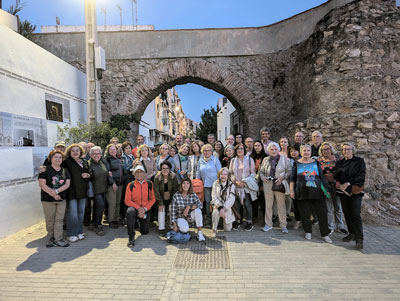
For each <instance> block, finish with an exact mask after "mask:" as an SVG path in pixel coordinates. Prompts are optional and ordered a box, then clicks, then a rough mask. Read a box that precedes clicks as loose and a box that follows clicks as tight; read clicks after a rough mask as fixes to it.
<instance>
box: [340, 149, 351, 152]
mask: <svg viewBox="0 0 400 301" xmlns="http://www.w3.org/2000/svg"><path fill="white" fill-rule="evenodd" d="M352 150H353V149H352V148H343V149H342V151H344V152H350V151H352Z"/></svg>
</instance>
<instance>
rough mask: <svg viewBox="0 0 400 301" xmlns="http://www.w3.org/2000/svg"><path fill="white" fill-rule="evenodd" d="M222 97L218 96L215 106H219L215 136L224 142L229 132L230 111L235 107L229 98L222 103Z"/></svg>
mask: <svg viewBox="0 0 400 301" xmlns="http://www.w3.org/2000/svg"><path fill="white" fill-rule="evenodd" d="M223 99H224V98H219V99H218V103H217V106H218V108H220V110H219V112H218V114H217V136H218V140H221V141H222V142H223V143H224V144H225V139H226V137H228V136H229V135H230V134H231V117H230V116H231V113H233V112H234V111H235V110H236V109H235V107H234V106H233V105H232V104H231V102H230V101H229V100H227V101H226V103H225V104H223Z"/></svg>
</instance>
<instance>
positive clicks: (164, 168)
mask: <svg viewBox="0 0 400 301" xmlns="http://www.w3.org/2000/svg"><path fill="white" fill-rule="evenodd" d="M161 169H162V170H169V168H168V167H163V168H161Z"/></svg>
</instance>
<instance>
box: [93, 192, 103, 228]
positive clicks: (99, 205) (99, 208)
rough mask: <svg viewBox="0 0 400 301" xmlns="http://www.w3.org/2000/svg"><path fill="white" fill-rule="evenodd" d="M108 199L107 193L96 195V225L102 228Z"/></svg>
mask: <svg viewBox="0 0 400 301" xmlns="http://www.w3.org/2000/svg"><path fill="white" fill-rule="evenodd" d="M105 198H106V194H105V193H99V194H95V195H94V198H93V200H94V208H95V210H94V225H95V226H100V225H101V221H102V219H103V211H104V201H105Z"/></svg>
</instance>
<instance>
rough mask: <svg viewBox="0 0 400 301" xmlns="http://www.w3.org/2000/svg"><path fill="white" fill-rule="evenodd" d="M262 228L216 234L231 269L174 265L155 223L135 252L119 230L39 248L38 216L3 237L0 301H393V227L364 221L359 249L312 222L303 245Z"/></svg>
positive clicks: (398, 288) (399, 282)
mask: <svg viewBox="0 0 400 301" xmlns="http://www.w3.org/2000/svg"><path fill="white" fill-rule="evenodd" d="M260 226H261V224H259V225H257V226H256V227H255V228H254V230H253V231H252V232H250V233H248V232H245V231H243V230H239V231H234V232H231V233H225V232H221V233H220V234H221V235H226V240H227V249H228V251H229V256H230V260H231V268H230V269H175V268H174V262H175V259H176V256H177V253H178V251H179V249H180V247H179V246H177V245H171V244H168V243H167V242H166V241H164V240H162V239H160V236H159V235H158V234H157V233H156V228H154V227H153V228H151V232H150V234H149V235H147V236H140V235H138V237H137V240H136V245H135V247H134V248H133V249H129V248H127V246H126V243H127V233H126V229H125V228H121V227H120V228H119V229H118V230H115V229H109V228H107V227H105V229H106V235H105V236H103V237H99V236H96V235H95V234H94V233H93V232H90V231H86V232H87V238H86V239H85V240H83V241H80V242H77V243H74V244H71V246H70V247H68V248H51V249H46V248H45V243H46V238H45V234H46V232H45V228H44V223H43V222H41V223H39V224H36V225H34V226H32V227H30V228H27V229H25V230H23V231H20V232H18V233H16V234H14V235H11V236H9V237H7V238H5V239H2V240H0V300H44V299H51V300H205V299H208V300H216V299H224V300H267V299H268V300H280V299H292V300H294V299H296V300H300V299H308V300H309V299H316V300H328V299H332V300H333V299H334V300H348V299H352V300H384V299H392V300H400V241H399V240H400V228H396V227H375V226H365V242H364V244H365V248H364V250H362V251H361V252H360V251H356V250H354V244H353V243H344V242H342V241H341V238H342V237H343V236H342V235H340V234H338V233H334V234H333V235H332V239H333V241H334V244H332V245H330V244H326V243H324V242H322V240H321V239H320V237H319V233H318V229H317V228H315V229H314V230H315V231H314V233H313V239H312V240H311V241H307V240H305V239H304V237H303V234H304V233H303V231H302V229H299V230H290V227H289V234H287V235H286V234H282V233H281V232H280V231H279V229H274V230H272V231H270V232H267V233H264V232H262V231H260ZM205 234H206V235H209V234H210V231H209V230H207V229H206V230H205ZM186 252H188V251H186Z"/></svg>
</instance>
